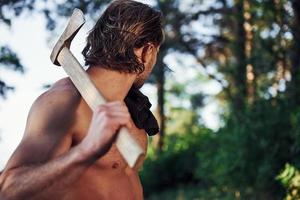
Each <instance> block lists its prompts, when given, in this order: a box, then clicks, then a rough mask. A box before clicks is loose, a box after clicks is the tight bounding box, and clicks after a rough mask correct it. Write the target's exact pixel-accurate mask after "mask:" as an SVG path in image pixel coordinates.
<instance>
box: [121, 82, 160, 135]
mask: <svg viewBox="0 0 300 200" xmlns="http://www.w3.org/2000/svg"><path fill="white" fill-rule="evenodd" d="M124 102H125V104H126V105H127V107H128V110H129V113H130V114H131V118H132V119H133V121H134V124H135V126H136V127H138V128H139V129H144V130H145V131H146V132H147V133H148V135H149V136H153V135H155V134H157V133H158V132H159V127H158V123H157V120H156V119H155V117H154V115H153V114H152V112H151V111H150V108H151V106H152V104H151V103H150V101H149V99H148V97H147V96H146V95H144V94H143V93H142V92H141V91H140V90H139V89H137V88H134V87H132V88H131V89H130V90H129V92H128V94H127V96H126V97H125V99H124Z"/></svg>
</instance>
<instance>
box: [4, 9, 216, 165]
mask: <svg viewBox="0 0 300 200" xmlns="http://www.w3.org/2000/svg"><path fill="white" fill-rule="evenodd" d="M90 28H91V27H86V26H84V27H83V28H82V30H81V31H80V32H79V33H78V34H77V35H76V37H75V38H74V40H73V42H72V47H71V50H72V52H73V53H74V55H75V57H77V58H78V60H79V62H81V63H83V58H82V56H81V53H80V52H81V50H82V48H83V47H84V45H85V37H86V34H87V32H88V30H89V29H90ZM62 31H63V30H61V32H62ZM49 36H50V35H49V32H47V31H46V29H45V20H44V18H43V17H42V16H40V15H38V14H33V15H30V17H29V15H28V14H27V13H23V14H22V15H21V17H19V18H16V19H14V20H13V22H12V26H11V27H10V28H8V27H7V26H5V25H3V24H2V23H0V45H3V44H8V45H9V46H10V47H11V48H12V49H13V50H14V51H15V52H16V53H17V54H18V56H19V58H20V60H21V62H22V64H23V65H24V66H25V71H26V73H25V74H19V73H16V72H14V71H10V70H7V69H5V68H3V67H0V78H1V79H2V80H4V81H5V82H6V83H8V84H10V85H13V86H15V91H14V92H9V93H8V95H7V99H5V100H3V99H0V136H1V140H0V170H1V169H3V168H4V166H5V164H6V162H7V160H8V159H9V157H10V156H11V154H12V153H13V151H14V150H15V148H16V147H17V145H18V144H19V143H20V141H21V139H22V136H23V132H24V129H25V125H26V119H27V115H28V111H29V109H30V107H31V105H32V103H33V102H34V100H35V99H36V98H37V97H38V96H39V95H40V94H42V93H43V92H44V91H45V89H44V88H43V87H42V86H43V85H44V84H52V83H54V82H55V81H56V80H58V79H60V78H63V77H65V76H66V74H65V72H64V71H63V69H62V68H60V67H57V66H54V65H53V64H52V63H51V61H50V58H49V57H50V53H51V50H52V47H53V45H54V42H55V39H53V38H52V39H49V38H51V37H49ZM174 57H176V55H170V56H169V58H167V59H166V62H168V64H169V65H170V66H172V69H173V70H174V73H173V74H172V78H173V80H174V81H178V82H181V83H183V82H186V81H188V80H189V79H190V78H193V77H194V76H195V74H196V72H195V71H193V70H188V71H186V69H184V68H182V67H181V66H180V64H178V63H177V62H176V59H174ZM185 59H186V60H185V61H187V62H188V60H189V58H185ZM182 74H185V76H182ZM201 87H202V89H203V90H206V92H207V93H216V92H217V91H218V90H219V88H218V87H217V86H216V85H215V84H214V83H212V84H209V85H205V86H201ZM141 90H142V92H143V93H144V94H146V95H147V96H148V97H149V98H150V102H151V103H152V110H153V109H155V107H156V88H155V87H154V86H151V85H149V84H146V85H145V86H143V88H142V89H141ZM202 117H203V119H204V123H205V124H206V125H207V126H208V127H210V128H212V129H216V128H218V123H217V121H218V118H217V107H216V104H215V103H208V104H207V105H206V106H205V108H204V109H203V111H202Z"/></svg>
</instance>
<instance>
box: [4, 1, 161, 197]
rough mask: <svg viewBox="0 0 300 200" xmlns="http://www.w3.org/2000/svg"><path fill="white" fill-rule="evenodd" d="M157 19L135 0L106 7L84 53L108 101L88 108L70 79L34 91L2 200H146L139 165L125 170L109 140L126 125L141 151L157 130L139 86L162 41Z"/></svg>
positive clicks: (7, 170) (156, 13) (8, 168)
mask: <svg viewBox="0 0 300 200" xmlns="http://www.w3.org/2000/svg"><path fill="white" fill-rule="evenodd" d="M161 18H162V15H161V13H160V12H159V11H156V10H154V9H152V8H150V7H149V6H147V5H145V4H142V3H138V2H135V1H131V0H117V1H113V2H112V3H111V4H110V5H109V7H108V8H107V9H106V11H105V12H104V13H103V15H102V16H101V17H100V19H99V20H98V21H97V23H96V25H95V26H94V28H93V29H92V30H91V32H90V33H89V35H88V37H87V45H86V47H85V48H84V50H83V55H84V57H85V61H86V64H87V65H89V68H88V70H87V73H88V74H89V76H90V77H91V79H92V80H93V82H94V83H95V85H96V87H97V88H98V89H99V90H100V91H101V93H102V94H103V96H104V97H105V98H106V99H107V100H108V103H106V104H104V105H101V106H98V108H97V109H95V110H94V111H92V110H90V108H89V107H88V105H87V104H86V103H85V102H84V100H83V99H82V97H81V96H80V94H79V93H78V92H77V90H76V88H75V87H74V86H73V84H72V83H71V81H70V80H69V78H63V79H61V80H59V81H57V82H56V83H55V84H54V85H53V86H52V87H51V88H50V89H49V90H48V91H46V92H45V93H43V94H42V95H41V96H39V97H38V98H37V99H36V100H35V102H34V103H33V105H32V107H31V109H30V112H29V114H28V119H27V123H26V128H25V133H24V136H23V138H22V141H21V143H20V144H19V146H18V147H17V149H16V150H15V152H14V154H13V155H12V157H11V158H10V160H9V161H8V163H7V165H6V167H5V170H4V171H3V173H2V175H1V176H0V199H1V200H3V199H5V200H43V199H51V200H61V199H62V200H77V199H78V200H94V199H95V200H96V199H97V200H140V199H143V192H142V186H141V183H140V180H139V177H138V170H139V168H140V166H141V165H139V166H138V167H136V168H134V169H132V168H129V167H128V166H127V164H126V162H125V161H124V160H123V158H122V157H121V155H120V153H119V152H118V150H117V148H116V146H115V144H114V141H115V138H116V135H117V134H116V132H117V130H118V129H119V128H120V126H126V127H127V128H128V129H129V130H130V133H132V135H133V137H134V138H135V139H136V140H137V141H138V142H139V143H140V144H141V145H142V147H143V148H144V149H145V150H146V149H147V133H148V134H149V135H153V134H155V133H157V132H158V127H157V122H156V120H155V118H154V117H153V115H152V113H151V112H150V111H149V107H150V106H151V104H150V103H149V101H148V98H147V97H146V96H144V95H142V94H141V93H140V91H139V90H138V88H140V87H141V86H142V85H143V83H144V82H145V80H146V79H147V77H148V76H149V74H150V73H151V71H152V68H153V66H154V64H155V62H156V57H157V53H158V51H159V47H160V45H161V43H162V41H163V31H162V24H161V20H162V19H161ZM128 92H129V93H128ZM124 98H125V102H124V101H123V100H124Z"/></svg>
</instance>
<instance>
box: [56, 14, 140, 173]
mask: <svg viewBox="0 0 300 200" xmlns="http://www.w3.org/2000/svg"><path fill="white" fill-rule="evenodd" d="M84 23H85V19H84V16H83V13H82V11H81V10H79V9H76V8H75V9H74V11H73V14H72V16H71V18H70V21H69V23H68V25H67V27H66V29H65V31H64V32H63V34H62V35H61V36H60V38H59V40H58V42H57V43H56V45H55V46H54V48H53V50H52V53H51V56H50V59H51V61H52V62H53V64H55V65H58V66H62V67H63V69H64V70H65V72H66V73H67V74H68V76H69V77H70V79H71V81H72V82H73V84H74V85H75V87H76V88H77V90H78V91H79V93H80V94H81V96H82V98H83V99H84V100H85V101H86V103H87V104H88V105H89V107H90V108H91V109H92V110H94V109H95V108H96V107H97V106H98V105H101V104H103V103H105V102H106V100H105V99H104V98H103V96H102V95H101V93H100V92H99V91H98V89H97V88H96V86H95V85H94V83H93V82H92V80H91V79H90V78H89V76H88V74H87V73H86V72H85V70H84V69H83V67H82V66H81V65H80V63H79V62H78V61H77V59H76V58H75V57H74V56H73V54H72V53H71V51H70V45H71V42H72V40H73V38H74V37H75V35H76V34H77V32H78V31H79V29H80V28H81V27H82V26H83V24H84ZM116 145H117V148H118V150H119V152H120V153H121V155H122V156H123V158H124V159H125V160H126V162H127V164H128V165H129V166H130V167H134V166H136V164H138V160H139V158H140V157H141V156H143V155H145V152H144V151H143V149H142V148H141V146H140V145H139V144H138V143H137V141H136V140H135V139H134V138H133V137H132V135H131V134H130V133H129V131H128V129H127V128H125V127H121V128H120V130H119V133H118V136H117V139H116Z"/></svg>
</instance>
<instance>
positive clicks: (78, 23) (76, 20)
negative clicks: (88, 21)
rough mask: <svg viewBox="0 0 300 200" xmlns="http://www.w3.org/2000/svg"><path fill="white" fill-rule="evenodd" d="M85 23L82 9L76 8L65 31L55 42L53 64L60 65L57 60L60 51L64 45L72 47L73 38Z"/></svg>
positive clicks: (52, 55)
mask: <svg viewBox="0 0 300 200" xmlns="http://www.w3.org/2000/svg"><path fill="white" fill-rule="evenodd" d="M84 23H85V20H84V16H83V13H82V11H81V10H79V9H77V8H75V9H74V11H73V14H72V16H71V18H70V20H69V23H68V25H67V27H66V29H65V31H64V32H63V34H62V35H61V36H60V38H59V40H58V42H57V43H56V44H55V46H54V48H53V50H52V53H51V56H50V59H51V61H52V63H53V64H55V65H58V66H60V63H59V62H58V60H57V57H58V55H59V53H60V51H61V50H62V48H63V47H67V48H70V46H71V42H72V40H73V38H74V37H75V35H76V34H77V32H78V31H79V29H80V28H81V27H82V26H83V24H84Z"/></svg>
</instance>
